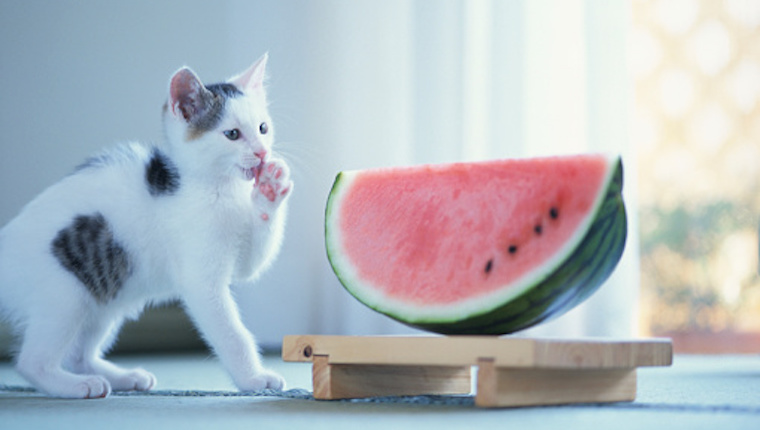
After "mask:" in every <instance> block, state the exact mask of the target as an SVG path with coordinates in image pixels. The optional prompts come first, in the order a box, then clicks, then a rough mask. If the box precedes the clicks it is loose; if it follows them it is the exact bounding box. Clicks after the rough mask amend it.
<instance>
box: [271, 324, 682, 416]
mask: <svg viewBox="0 0 760 430" xmlns="http://www.w3.org/2000/svg"><path fill="white" fill-rule="evenodd" d="M282 358H283V360H285V361H298V362H312V363H313V365H312V378H313V384H314V397H315V398H316V399H324V400H332V399H346V398H361V397H375V396H402V395H420V394H469V393H471V391H472V390H471V386H472V385H471V381H470V375H471V373H472V372H471V369H472V368H473V367H475V368H476V369H477V388H476V394H475V404H476V405H477V406H480V407H486V408H492V407H515V406H536V405H553V404H568V403H589V402H593V403H608V402H630V401H633V400H634V399H635V398H636V368H637V367H641V366H669V365H670V364H671V363H672V358H673V348H672V345H671V342H670V340H669V339H647V340H630V341H599V340H548V339H524V338H499V337H486V336H449V337H432V336H424V337H415V336H409V337H384V336H374V337H373V336H286V337H285V339H284V341H283V347H282Z"/></svg>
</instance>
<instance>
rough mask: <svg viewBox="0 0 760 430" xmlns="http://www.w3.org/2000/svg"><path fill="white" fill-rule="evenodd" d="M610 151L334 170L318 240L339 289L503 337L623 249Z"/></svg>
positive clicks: (384, 309) (419, 319)
mask: <svg viewBox="0 0 760 430" xmlns="http://www.w3.org/2000/svg"><path fill="white" fill-rule="evenodd" d="M622 185H623V167H622V162H621V160H620V158H619V157H609V156H605V155H596V154H594V155H575V156H561V157H548V158H532V159H514V160H499V161H488V162H477V163H455V164H444V165H425V166H415V167H400V168H385V169H372V170H362V171H347V172H341V173H339V174H338V176H337V178H336V179H335V183H334V185H333V187H332V191H331V192H330V196H329V198H328V202H327V210H326V219H325V239H326V246H327V254H328V257H329V259H330V263H331V265H332V268H333V270H334V271H335V273H336V275H337V276H338V278H339V279H340V281H341V283H342V284H343V286H344V287H345V288H346V289H347V290H348V291H349V292H350V293H351V294H352V295H353V296H355V297H356V298H357V299H358V300H359V301H361V302H362V303H364V304H365V305H367V306H369V307H371V308H372V309H374V310H376V311H378V312H381V313H383V314H385V315H388V316H390V317H391V318H394V319H396V320H398V321H401V322H403V323H406V324H408V325H411V326H415V327H418V328H422V329H425V330H428V331H432V332H437V333H442V334H497V335H498V334H506V333H512V332H515V331H518V330H522V329H525V328H527V327H530V326H533V325H535V324H538V323H540V322H542V321H545V320H548V319H550V318H553V317H557V316H559V315H561V314H563V313H565V312H566V311H568V310H569V309H571V308H573V307H574V306H576V305H577V304H579V303H580V302H582V301H583V300H585V299H586V298H587V297H589V296H590V295H591V294H592V293H593V292H594V291H596V290H597V288H599V286H600V285H601V284H602V283H603V282H604V281H605V280H606V279H607V277H608V276H609V275H610V274H611V272H612V271H613V269H614V268H615V266H616V265H617V263H618V261H619V260H620V257H621V255H622V253H623V248H624V246H625V239H626V231H627V226H626V214H625V206H624V204H623V199H622V196H621V191H622Z"/></svg>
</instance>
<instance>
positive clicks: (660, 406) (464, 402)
mask: <svg viewBox="0 0 760 430" xmlns="http://www.w3.org/2000/svg"><path fill="white" fill-rule="evenodd" d="M0 393H7V394H12V393H18V394H28V395H39V396H42V394H41V393H40V392H39V391H37V390H36V389H34V388H32V387H26V386H18V385H16V386H14V385H3V384H0ZM111 395H112V396H116V397H272V398H281V399H295V400H309V401H311V400H315V399H314V396H313V394H312V393H311V392H310V391H308V390H304V389H301V388H294V389H290V390H284V391H280V390H270V389H267V390H261V391H221V390H214V391H212V390H151V391H116V392H113V393H112V394H111ZM320 401H323V400H320ZM330 401H331V402H342V403H387V404H407V405H440V406H459V407H474V406H475V397H474V396H469V395H421V396H383V397H369V398H362V399H340V400H330ZM551 407H563V408H573V407H597V408H617V409H646V410H652V411H668V412H686V413H700V412H701V413H716V412H724V413H736V414H750V415H760V406H758V407H752V406H741V405H696V404H671V403H651V402H633V403H582V404H575V405H554V406H551Z"/></svg>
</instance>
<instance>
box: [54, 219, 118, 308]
mask: <svg viewBox="0 0 760 430" xmlns="http://www.w3.org/2000/svg"><path fill="white" fill-rule="evenodd" d="M51 247H52V252H53V255H54V256H55V257H56V258H57V259H58V261H59V262H60V263H61V265H62V266H63V267H64V268H65V269H66V270H68V271H69V272H71V273H72V274H74V276H76V277H77V279H79V280H80V281H81V282H82V284H83V285H84V286H85V287H86V288H87V290H88V291H89V292H90V294H92V296H93V297H94V298H95V300H97V301H98V302H100V303H106V302H108V301H110V300H112V299H113V298H114V297H116V295H117V294H118V292H119V290H120V289H121V287H122V286H123V285H124V282H125V281H126V280H127V279H128V278H129V275H130V274H131V273H132V265H131V261H130V259H129V255H128V254H127V252H126V250H125V249H124V248H122V247H121V245H119V244H118V243H117V242H116V240H115V239H114V237H113V232H112V231H111V229H110V227H109V225H108V223H107V222H106V219H105V217H104V216H103V215H102V214H100V213H95V214H93V215H79V216H77V217H76V218H74V220H73V221H72V223H71V224H70V225H69V226H68V227H66V228H64V229H62V230H61V231H59V232H58V235H56V237H55V239H54V240H53V242H52V244H51Z"/></svg>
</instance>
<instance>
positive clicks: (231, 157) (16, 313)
mask: <svg viewBox="0 0 760 430" xmlns="http://www.w3.org/2000/svg"><path fill="white" fill-rule="evenodd" d="M265 65H266V56H265V57H262V59H260V60H259V61H258V62H257V63H255V64H254V65H253V66H252V67H251V69H249V70H247V71H246V72H243V74H241V75H239V76H238V77H236V78H233V79H235V81H234V82H235V84H236V85H237V86H238V87H239V88H240V89H241V90H242V91H243V92H244V93H245V96H243V97H237V98H234V99H230V100H228V103H227V109H226V110H225V112H226V113H225V116H224V118H223V120H222V121H221V123H220V124H219V125H218V126H217V127H216V128H215V129H214V130H211V131H208V132H206V133H204V134H203V135H202V136H200V137H199V138H197V139H195V140H192V141H189V142H188V141H186V136H187V135H188V134H187V133H188V124H187V122H186V121H185V120H184V118H183V117H182V115H178V114H177V112H176V110H175V109H174V106H173V104H172V105H170V107H169V108H168V109H166V112H165V118H164V122H165V128H166V135H167V141H166V143H165V145H163V146H162V147H161V150H162V151H163V152H164V153H165V154H167V155H168V157H169V158H170V159H171V160H172V161H173V162H174V163H175V165H176V167H177V169H178V170H179V175H180V187H179V189H178V190H177V191H176V192H175V193H174V194H172V195H166V196H151V195H150V194H149V193H148V191H147V188H146V182H145V165H146V163H147V161H148V160H149V158H150V156H151V150H152V148H150V147H147V146H144V145H141V144H136V143H133V144H130V145H128V147H126V148H121V149H120V150H118V151H116V152H114V155H113V157H112V158H113V159H115V160H116V161H113V162H111V163H110V164H109V165H108V166H107V167H99V168H86V169H83V170H80V171H78V172H76V173H75V174H72V175H70V176H68V177H66V178H64V179H63V180H61V181H60V182H58V183H56V184H54V185H53V186H51V187H50V188H48V189H47V190H45V191H44V192H43V193H42V194H40V195H39V196H38V197H37V198H36V199H34V200H33V201H32V202H31V203H29V204H28V205H27V206H26V207H25V208H24V209H23V210H22V212H21V213H20V214H19V216H18V217H16V218H15V219H13V220H12V221H11V222H10V223H9V224H7V225H6V226H5V227H4V228H3V229H2V230H0V310H1V311H3V312H2V313H3V314H4V316H5V317H6V318H7V319H8V320H9V321H11V322H12V323H13V324H14V325H15V327H16V328H17V329H18V331H19V332H20V334H22V344H21V347H20V350H19V353H18V356H17V369H18V371H19V372H20V373H21V374H22V375H23V376H24V377H25V378H27V379H28V380H29V381H30V382H31V383H32V384H34V385H35V386H36V387H37V388H39V389H41V390H43V391H44V392H47V393H49V394H50V395H54V396H60V397H72V398H89V397H104V396H107V395H108V394H109V392H110V391H111V390H112V389H113V390H133V389H136V390H147V389H150V388H151V387H153V386H154V385H155V383H156V380H155V377H154V376H153V375H151V374H150V373H148V372H146V371H144V370H142V369H131V370H128V369H121V368H118V367H117V366H115V365H113V364H112V363H109V362H107V361H105V360H104V359H103V358H102V356H103V352H104V350H106V349H107V348H109V346H110V343H111V342H112V341H113V339H114V338H115V335H116V333H117V331H118V329H119V327H120V326H121V324H122V322H123V320H124V319H125V318H135V317H137V316H138V315H139V313H140V312H141V311H142V309H143V308H144V307H145V305H146V304H149V303H157V302H161V301H164V300H167V299H172V298H180V299H182V300H183V302H184V304H185V306H186V309H187V310H188V312H189V314H190V315H191V317H192V318H193V320H194V321H195V323H196V325H197V326H198V328H199V329H200V331H201V332H202V334H203V336H204V337H205V339H206V340H207V342H208V343H209V344H210V345H211V346H212V347H213V349H214V351H215V352H216V354H217V355H218V357H219V358H220V360H221V362H222V363H223V365H224V366H225V367H226V369H227V370H228V371H229V373H230V375H231V376H232V379H233V381H234V382H235V384H236V385H237V386H238V387H239V388H240V389H242V390H258V389H262V388H275V389H279V388H282V387H283V386H284V381H283V379H282V378H281V377H280V376H279V375H276V374H275V373H273V372H270V371H268V370H266V369H264V368H263V367H262V365H261V361H260V357H259V353H258V351H257V347H256V342H255V340H254V337H253V336H252V335H251V333H250V332H249V331H248V330H247V329H246V328H245V327H244V326H243V324H242V322H241V320H240V316H239V314H238V310H237V307H236V305H235V302H234V301H233V299H232V297H231V294H230V290H229V286H230V284H231V283H234V282H236V281H243V280H252V279H255V278H256V277H257V276H258V275H259V274H260V273H261V272H262V271H263V270H265V269H266V268H267V267H268V266H269V265H270V264H271V262H272V261H273V259H274V257H275V255H276V254H277V251H278V249H279V247H280V243H281V240H282V235H283V230H284V221H285V210H286V209H285V206H286V204H285V203H286V200H287V197H288V195H289V194H290V192H291V191H292V189H293V185H292V182H291V181H290V179H289V172H288V168H287V166H286V165H285V163H284V162H283V161H281V160H279V159H276V158H272V157H271V148H272V143H273V129H272V127H271V119H270V118H269V114H268V112H267V105H266V94H265V91H264V87H263V85H262V82H261V80H262V79H263V75H264V68H265ZM178 73H179V72H178ZM169 103H173V101H172V100H171V96H170V101H169ZM264 121H266V122H267V123H268V124H269V125H270V130H269V132H268V133H267V134H266V135H260V134H259V133H258V132H257V131H258V127H259V124H260V123H261V122H264ZM232 128H238V129H240V131H241V138H240V139H238V140H236V141H231V140H229V139H227V138H226V137H225V136H224V135H223V131H224V130H229V129H232ZM120 154H121V155H120ZM123 154H131V155H127V156H125V155H123ZM256 154H258V156H257V155H256ZM243 168H247V169H250V168H258V169H259V171H260V172H261V174H260V176H259V177H258V178H257V181H256V183H255V186H254V182H253V181H252V180H250V179H249V178H250V175H249V177H248V178H247V177H246V175H245V174H244V172H243V170H242V169H243ZM272 190H276V192H275V194H274V196H275V198H274V200H273V201H272V200H270V198H268V197H271V196H272ZM94 212H100V213H101V214H103V216H104V217H105V219H106V220H107V222H108V223H109V225H110V227H111V229H112V230H113V233H114V237H115V239H116V240H117V241H118V242H119V244H120V245H122V246H123V247H124V248H125V249H126V250H127V252H128V253H129V255H130V257H131V258H132V259H133V261H134V265H133V266H134V270H133V273H132V275H131V276H130V277H129V279H128V280H127V282H126V283H125V284H124V285H123V287H122V288H121V289H120V290H119V292H118V294H117V295H116V297H115V298H114V299H113V300H111V301H109V302H107V303H105V304H102V303H99V302H97V301H96V300H95V299H94V298H93V297H92V296H91V295H90V293H89V291H88V290H87V289H86V288H85V287H84V286H83V285H82V284H81V283H80V282H79V281H78V280H77V278H76V277H75V276H74V275H73V274H71V273H70V272H68V271H67V270H66V269H65V268H64V267H63V266H62V265H61V264H60V263H59V261H58V260H56V258H55V257H54V256H53V254H52V253H51V242H52V241H53V238H54V237H55V236H56V234H57V233H58V232H59V231H60V230H61V229H63V228H65V227H66V226H67V225H69V224H70V223H71V222H72V219H73V218H74V217H76V216H77V215H82V214H85V215H87V214H92V213H94Z"/></svg>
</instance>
